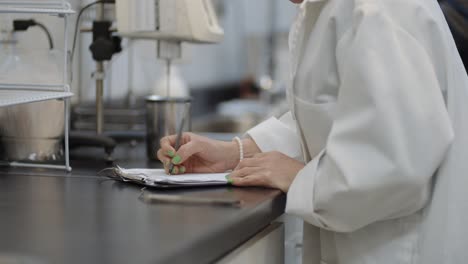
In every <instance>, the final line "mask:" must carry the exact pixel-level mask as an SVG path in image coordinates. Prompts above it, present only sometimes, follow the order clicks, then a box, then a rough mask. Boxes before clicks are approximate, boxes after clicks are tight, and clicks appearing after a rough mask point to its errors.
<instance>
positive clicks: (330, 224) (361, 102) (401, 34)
mask: <svg viewBox="0 0 468 264" xmlns="http://www.w3.org/2000/svg"><path fill="white" fill-rule="evenodd" d="M294 2H302V3H301V5H300V11H299V14H298V17H297V20H296V22H295V24H294V26H293V28H292V30H291V33H290V48H291V57H292V62H291V69H292V71H291V77H292V78H291V80H292V83H291V86H290V87H289V90H288V100H289V106H290V110H291V111H290V112H288V113H286V114H285V115H283V116H282V117H280V118H278V119H277V118H271V119H269V120H267V121H265V122H263V123H261V124H260V125H258V126H257V127H254V128H253V129H251V130H250V131H248V132H247V136H246V137H245V138H244V139H243V140H242V144H238V142H237V140H234V141H233V142H219V141H213V140H210V139H207V138H204V137H200V136H197V135H194V134H185V135H184V139H183V143H184V144H183V145H182V147H181V148H180V149H179V151H177V153H175V150H174V149H173V146H174V136H171V137H167V138H164V139H163V140H162V142H161V143H162V149H161V150H160V151H159V152H158V157H159V158H160V159H161V160H162V161H163V162H165V164H166V165H169V164H170V163H171V162H172V163H174V164H176V165H177V166H176V167H175V169H174V171H173V173H184V172H222V171H226V170H230V169H233V170H234V171H233V172H232V174H231V175H230V177H229V180H230V181H231V183H232V184H234V185H237V186H266V187H273V188H279V189H281V190H283V191H284V192H287V207H286V211H287V212H288V213H290V214H294V215H297V216H300V217H302V218H303V219H304V220H305V222H306V223H307V224H306V225H305V228H304V232H305V234H304V253H305V260H304V261H305V262H304V263H328V264H334V263H346V264H363V263H364V264H367V263H379V264H382V263H385V264H387V263H388V264H395V263H421V264H428V263H429V264H440V263H466V262H467V261H468V227H467V226H468V176H467V174H466V173H467V172H468V160H466V159H468V155H467V154H468V78H467V75H466V73H465V70H464V68H463V65H462V62H461V59H460V57H459V54H458V53H457V49H456V46H455V44H454V41H453V38H452V36H451V34H450V30H449V28H448V26H447V24H446V22H445V19H444V16H443V14H442V12H441V10H440V8H439V6H438V4H437V1H435V0H433V1H432V0H304V1H300V0H296V1H294ZM240 145H242V148H240ZM240 150H241V152H242V153H243V157H244V159H243V160H242V161H240V162H239V160H240V155H239V152H240ZM166 167H167V166H166ZM316 227H318V229H317V228H316Z"/></svg>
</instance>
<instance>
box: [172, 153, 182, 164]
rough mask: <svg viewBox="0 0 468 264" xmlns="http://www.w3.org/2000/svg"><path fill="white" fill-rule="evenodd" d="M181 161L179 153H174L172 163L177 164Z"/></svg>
mask: <svg viewBox="0 0 468 264" xmlns="http://www.w3.org/2000/svg"><path fill="white" fill-rule="evenodd" d="M181 161H182V158H181V157H180V156H179V155H176V156H175V157H174V158H172V163H173V164H175V165H177V164H179V163H180V162H181Z"/></svg>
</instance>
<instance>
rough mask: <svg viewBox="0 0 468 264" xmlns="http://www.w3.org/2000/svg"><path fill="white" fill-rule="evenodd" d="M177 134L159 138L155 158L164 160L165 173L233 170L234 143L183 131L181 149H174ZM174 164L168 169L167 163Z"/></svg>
mask: <svg viewBox="0 0 468 264" xmlns="http://www.w3.org/2000/svg"><path fill="white" fill-rule="evenodd" d="M175 141H176V136H175V135H174V136H168V137H164V138H163V139H161V142H160V145H161V149H160V150H159V151H158V153H157V156H158V159H159V160H160V161H161V162H163V163H164V168H165V169H166V173H168V174H183V173H216V172H225V171H227V170H232V169H233V168H234V167H235V166H236V165H237V164H238V162H239V146H238V145H237V143H236V142H224V141H218V140H212V139H209V138H206V137H202V136H199V135H196V134H193V133H184V134H183V135H182V138H181V143H180V148H179V150H178V151H177V152H176V151H175V149H174V146H175ZM171 163H172V164H174V165H175V166H174V169H173V171H171V172H169V166H170V164H171Z"/></svg>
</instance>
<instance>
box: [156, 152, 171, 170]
mask: <svg viewBox="0 0 468 264" xmlns="http://www.w3.org/2000/svg"><path fill="white" fill-rule="evenodd" d="M156 155H157V157H158V159H159V161H161V162H162V163H163V164H164V166H166V163H170V162H171V158H170V157H169V156H168V155H165V154H164V151H163V150H162V149H159V150H158V152H157V154H156Z"/></svg>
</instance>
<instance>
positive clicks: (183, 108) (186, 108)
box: [146, 95, 192, 160]
mask: <svg viewBox="0 0 468 264" xmlns="http://www.w3.org/2000/svg"><path fill="white" fill-rule="evenodd" d="M191 102H192V99H191V98H189V97H179V98H172V97H171V98H168V97H161V96H155V95H152V96H148V97H146V146H147V148H146V150H147V151H146V152H147V155H148V159H151V160H157V157H156V152H157V151H158V149H159V148H160V145H159V141H160V140H161V138H163V137H165V136H168V135H174V134H176V133H177V132H176V131H177V130H178V128H179V126H180V124H181V121H182V117H183V116H184V115H185V114H186V113H190V107H191ZM191 122H192V121H191V118H190V114H189V116H187V117H186V119H185V125H184V128H183V131H184V132H187V131H190V130H191V127H192V124H191Z"/></svg>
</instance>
